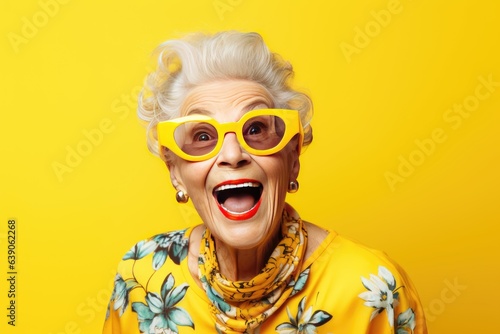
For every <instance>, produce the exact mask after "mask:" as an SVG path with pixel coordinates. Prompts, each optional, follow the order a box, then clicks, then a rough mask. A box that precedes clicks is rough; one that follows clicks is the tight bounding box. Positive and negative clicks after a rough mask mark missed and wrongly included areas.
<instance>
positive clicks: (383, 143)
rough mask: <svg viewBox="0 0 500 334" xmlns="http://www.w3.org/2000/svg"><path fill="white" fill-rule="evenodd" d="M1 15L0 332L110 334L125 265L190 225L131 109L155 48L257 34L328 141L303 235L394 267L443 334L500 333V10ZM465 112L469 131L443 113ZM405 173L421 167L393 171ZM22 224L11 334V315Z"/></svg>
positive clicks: (310, 178) (420, 5)
mask: <svg viewBox="0 0 500 334" xmlns="http://www.w3.org/2000/svg"><path fill="white" fill-rule="evenodd" d="M0 7H1V8H0V13H1V14H0V15H1V17H0V26H1V28H0V36H1V39H0V45H1V62H0V73H1V87H0V92H1V100H0V101H1V102H0V103H1V105H2V108H1V119H0V143H1V144H0V157H1V158H0V159H1V174H0V273H1V274H0V282H2V283H1V285H0V289H1V290H0V309H1V310H2V311H1V312H0V313H1V314H0V319H2V320H0V332H1V333H16V334H17V333H31V332H36V333H44V334H45V333H47V334H50V333H52V334H56V333H57V334H60V333H68V334H69V333H98V332H100V329H101V326H102V321H103V318H104V315H105V306H106V304H107V300H108V298H109V295H110V292H111V284H112V279H113V276H114V270H115V267H116V265H117V263H118V261H119V259H120V258H121V256H122V255H123V254H124V253H125V252H126V251H127V250H128V249H129V248H130V247H131V246H132V245H133V244H134V243H135V242H136V241H138V240H140V239H142V238H145V237H148V236H150V235H152V234H155V233H158V232H162V231H166V230H171V229H175V228H179V227H184V226H186V225H187V224H188V220H191V218H193V217H194V215H193V212H192V209H191V208H190V207H189V206H179V205H178V204H177V203H176V202H175V200H174V191H173V189H172V187H171V185H170V183H169V177H168V173H167V171H166V168H165V167H164V166H163V164H162V163H161V161H160V160H159V159H157V158H155V157H153V156H152V155H150V153H148V151H147V150H146V146H145V135H144V130H143V128H142V127H141V126H140V125H139V123H138V121H137V118H136V115H135V99H136V94H137V91H138V87H140V85H141V84H142V82H143V79H144V77H145V75H146V73H147V72H148V71H149V70H150V69H151V66H152V60H151V59H150V53H151V51H152V50H153V49H154V47H155V46H157V45H158V44H159V43H160V42H162V41H164V40H166V39H170V38H173V37H177V36H181V35H182V34H184V33H186V32H191V31H200V30H202V31H209V32H214V31H219V30H226V29H237V30H243V31H257V32H260V33H261V34H262V35H263V36H264V38H265V40H266V41H267V42H268V44H269V46H270V47H271V48H272V49H273V50H275V51H277V52H278V53H280V54H282V55H283V57H284V58H286V59H288V60H290V61H291V62H292V63H293V65H294V67H295V69H296V72H297V75H296V86H297V87H299V88H303V89H305V90H306V91H307V92H309V93H310V94H311V96H312V98H313V101H314V103H315V117H314V120H313V123H312V124H313V127H314V131H315V132H314V134H315V139H314V142H313V144H312V146H311V147H309V148H308V149H307V151H306V152H305V153H304V155H303V156H302V170H301V175H300V177H299V181H300V184H301V188H300V190H299V192H298V193H297V194H295V195H293V196H290V198H289V200H290V202H291V203H292V204H293V205H294V206H295V207H296V209H297V210H298V211H299V212H300V213H301V215H302V217H303V218H305V219H307V220H309V221H312V222H315V223H317V224H320V225H324V226H327V227H329V228H332V229H335V230H337V231H338V232H340V233H342V234H344V235H347V236H350V237H353V238H355V239H357V240H360V241H362V242H363V243H365V244H368V245H370V246H372V247H375V248H379V249H383V250H385V251H386V252H387V253H388V254H389V255H390V256H392V257H393V258H394V259H395V260H397V261H398V262H399V263H400V264H401V265H402V266H403V267H404V268H405V269H406V270H407V272H408V273H409V274H410V276H411V277H412V278H413V280H414V283H415V284H416V286H417V288H418V290H419V292H420V296H421V299H422V303H423V305H424V307H425V308H426V310H427V315H428V319H429V329H430V332H432V333H482V332H487V331H488V330H490V331H492V332H496V331H498V329H497V327H498V324H497V322H496V321H495V320H496V319H497V318H498V315H497V313H498V310H497V309H498V307H497V303H498V300H500V293H499V289H498V284H497V277H498V263H499V261H498V258H497V254H498V251H499V247H498V244H499V241H498V237H499V233H498V231H499V227H498V224H499V223H500V212H499V207H500V205H499V198H500V196H499V188H500V182H499V179H500V178H499V176H498V172H499V170H500V163H499V161H500V150H499V148H498V146H499V143H500V140H499V139H500V135H499V130H500V129H499V126H498V124H499V120H500V119H499V107H500V86H499V82H500V50H499V41H500V39H499V36H500V21H499V20H498V15H499V13H500V5H498V2H497V1H491V0H478V1H453V2H451V1H448V2H440V1H438V2H436V1H427V0H412V1H410V0H401V1H397V0H390V1H389V0H372V1H264V0H258V1H257V0H220V1H219V0H218V1H214V0H203V1H180V0H156V1H151V0H147V1H129V2H124V1H116V0H112V1H95V0H94V1H82V0H64V1H62V0H60V1H59V2H57V1H56V0H41V1H34V0H25V1H14V0H5V1H2V4H1V5H0ZM391 11H392V12H391ZM384 13H385V14H387V13H390V17H389V16H388V15H385V16H384ZM377 18H378V21H377ZM30 24H31V25H33V26H31V29H30ZM360 31H362V32H360ZM343 50H344V51H343ZM346 50H349V52H347V51H346ZM479 78H483V80H487V79H488V78H490V79H491V80H492V81H493V82H494V83H493V85H490V86H488V87H489V88H488V87H486V86H484V85H483V84H481V81H480V79H479ZM488 89H489V90H488ZM477 93H479V94H480V97H481V99H479V98H478V97H477ZM487 93H489V94H487ZM464 103H466V104H467V103H469V104H468V105H467V107H468V108H469V109H471V110H472V111H471V112H470V114H464V115H469V116H467V117H466V116H458V115H459V114H457V113H454V112H453V109H452V111H451V112H450V111H448V110H449V109H450V108H453V106H454V105H455V104H462V105H463V104H464ZM474 103H477V104H474ZM464 110H465V109H464ZM446 117H448V118H447V119H445V118H446ZM450 117H453V118H450ZM439 129H441V130H439ZM435 131H438V132H439V131H441V134H440V135H439V136H437V137H436V138H435V139H433V140H434V147H432V145H431V144H430V142H429V138H432V134H433V132H435ZM92 136H93V137H92ZM88 137H90V138H92V141H93V142H91V141H90V140H89V139H88ZM438 140H439V141H440V142H438ZM416 141H421V142H424V143H427V145H428V146H426V147H427V148H426V150H427V153H425V152H423V149H421V148H419V146H418V145H417V143H416ZM72 150H80V152H83V153H82V154H83V155H84V156H80V159H78V158H77V157H75V156H74V154H73V155H72V154H71V153H69V152H71V151H72ZM419 151H420V153H419ZM410 158H411V159H413V160H412V161H413V162H415V164H414V166H413V168H412V167H411V166H410V167H409V166H408V165H406V169H405V167H401V166H400V165H401V164H404V163H402V162H401V161H403V160H401V159H405V160H406V161H410V160H409V159H410ZM68 159H69V160H68ZM68 161H69V163H68ZM69 164H71V166H70V165H69ZM63 165H64V166H66V169H64V168H63V169H61V168H62V167H61V166H63ZM398 169H401V171H400V172H401V173H402V174H404V177H403V176H401V175H400V176H399V177H400V178H399V179H397V180H396V181H394V183H393V184H392V185H391V184H390V182H388V181H387V179H386V177H387V173H388V172H390V173H393V174H391V175H393V176H394V175H396V174H398V173H399V172H398ZM56 170H57V171H56ZM12 218H15V219H16V221H17V233H18V234H17V247H18V254H17V256H18V258H17V268H16V269H17V270H18V272H19V274H18V277H17V284H18V286H17V293H18V299H17V301H16V302H17V321H16V325H17V326H16V327H11V326H7V320H8V319H7V318H6V316H5V315H6V314H7V311H6V307H7V306H8V304H7V303H8V300H7V289H8V288H7V284H6V278H7V274H6V272H7V248H6V247H7V246H6V240H7V221H8V219H12ZM450 286H455V287H454V288H450Z"/></svg>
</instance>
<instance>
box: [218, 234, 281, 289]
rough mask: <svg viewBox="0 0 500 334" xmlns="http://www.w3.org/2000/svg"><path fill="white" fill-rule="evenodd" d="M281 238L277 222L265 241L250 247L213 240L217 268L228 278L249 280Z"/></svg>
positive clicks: (266, 259)
mask: <svg viewBox="0 0 500 334" xmlns="http://www.w3.org/2000/svg"><path fill="white" fill-rule="evenodd" d="M280 240H281V226H280V225H279V224H278V226H277V229H276V230H275V231H274V233H273V237H271V238H269V239H268V240H267V242H266V243H264V244H262V245H259V246H257V247H256V248H252V249H237V248H233V247H230V246H228V245H227V244H224V243H222V242H220V241H219V240H215V249H216V252H217V260H218V262H219V270H220V272H221V274H222V275H224V276H225V277H226V278H227V279H228V280H231V281H249V280H251V279H252V278H254V277H255V276H257V274H259V273H260V271H261V270H262V268H264V266H265V265H266V263H267V261H268V260H269V257H270V256H271V254H272V252H273V251H274V249H275V248H276V246H277V245H278V243H279V241H280Z"/></svg>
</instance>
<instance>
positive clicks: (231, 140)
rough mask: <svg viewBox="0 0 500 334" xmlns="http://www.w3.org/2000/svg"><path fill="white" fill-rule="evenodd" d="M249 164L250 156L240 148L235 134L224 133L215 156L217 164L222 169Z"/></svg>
mask: <svg viewBox="0 0 500 334" xmlns="http://www.w3.org/2000/svg"><path fill="white" fill-rule="evenodd" d="M249 162H250V156H249V155H248V153H247V152H245V151H244V150H243V149H242V148H241V145H240V143H239V142H238V139H237V138H236V134H234V133H231V132H230V133H226V135H225V136H224V141H223V142H222V147H221V149H220V152H219V154H218V156H217V164H218V165H219V166H221V167H222V166H224V167H233V168H236V167H242V166H244V165H246V164H248V163H249Z"/></svg>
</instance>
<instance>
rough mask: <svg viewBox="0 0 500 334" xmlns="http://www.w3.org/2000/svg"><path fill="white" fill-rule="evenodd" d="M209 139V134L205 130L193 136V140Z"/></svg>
mask: <svg viewBox="0 0 500 334" xmlns="http://www.w3.org/2000/svg"><path fill="white" fill-rule="evenodd" d="M210 139H211V137H210V135H209V134H208V133H206V132H201V133H197V134H195V136H194V140H195V141H209V140H210Z"/></svg>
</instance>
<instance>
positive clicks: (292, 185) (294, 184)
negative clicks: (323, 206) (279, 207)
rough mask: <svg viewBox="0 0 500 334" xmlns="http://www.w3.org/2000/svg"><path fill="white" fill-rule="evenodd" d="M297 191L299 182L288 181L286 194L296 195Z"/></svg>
mask: <svg viewBox="0 0 500 334" xmlns="http://www.w3.org/2000/svg"><path fill="white" fill-rule="evenodd" d="M298 190H299V181H297V180H295V181H290V183H289V184H288V192H289V193H290V194H293V193H296V192H297V191H298Z"/></svg>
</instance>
